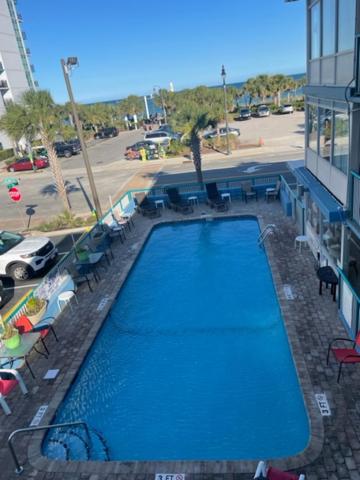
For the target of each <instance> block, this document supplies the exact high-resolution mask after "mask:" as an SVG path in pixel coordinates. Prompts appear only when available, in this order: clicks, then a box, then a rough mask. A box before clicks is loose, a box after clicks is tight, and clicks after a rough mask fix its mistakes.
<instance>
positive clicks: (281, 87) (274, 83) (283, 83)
mask: <svg viewBox="0 0 360 480" xmlns="http://www.w3.org/2000/svg"><path fill="white" fill-rule="evenodd" d="M287 83H288V80H287V77H286V76H285V75H282V74H277V75H272V76H271V77H270V91H271V93H272V95H273V96H274V103H275V104H276V105H277V106H278V107H280V105H281V94H282V92H284V91H285V90H286V89H287Z"/></svg>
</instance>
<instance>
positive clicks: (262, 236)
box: [257, 223, 276, 247]
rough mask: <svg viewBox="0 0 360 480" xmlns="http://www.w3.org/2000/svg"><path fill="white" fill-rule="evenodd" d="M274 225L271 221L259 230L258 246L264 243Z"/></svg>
mask: <svg viewBox="0 0 360 480" xmlns="http://www.w3.org/2000/svg"><path fill="white" fill-rule="evenodd" d="M275 227H276V225H275V224H273V223H269V224H268V225H266V226H265V227H264V229H263V230H262V231H261V232H260V235H259V236H258V240H257V241H258V245H259V247H260V246H261V245H262V244H263V243H264V241H265V239H266V237H267V236H268V235H269V234H270V233H273V232H274V229H275Z"/></svg>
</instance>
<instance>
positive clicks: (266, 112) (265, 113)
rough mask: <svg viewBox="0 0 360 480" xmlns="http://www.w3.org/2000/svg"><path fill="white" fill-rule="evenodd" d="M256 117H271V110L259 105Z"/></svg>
mask: <svg viewBox="0 0 360 480" xmlns="http://www.w3.org/2000/svg"><path fill="white" fill-rule="evenodd" d="M256 116H257V117H269V116H270V110H269V108H268V107H267V106H266V105H259V106H258V108H257V110H256Z"/></svg>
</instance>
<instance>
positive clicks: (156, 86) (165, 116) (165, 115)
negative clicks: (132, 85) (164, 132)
mask: <svg viewBox="0 0 360 480" xmlns="http://www.w3.org/2000/svg"><path fill="white" fill-rule="evenodd" d="M156 89H158V92H159V95H160V100H161V107H162V111H163V116H164V120H165V123H167V114H166V108H165V103H164V97H163V95H162V92H161V87H160V86H159V85H154V93H156Z"/></svg>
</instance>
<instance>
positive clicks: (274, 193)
mask: <svg viewBox="0 0 360 480" xmlns="http://www.w3.org/2000/svg"><path fill="white" fill-rule="evenodd" d="M280 187H281V181H280V180H278V181H277V182H276V187H275V188H267V189H266V191H265V199H266V201H267V202H268V201H269V200H270V198H273V199H275V200H277V199H278V198H279V193H280Z"/></svg>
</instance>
